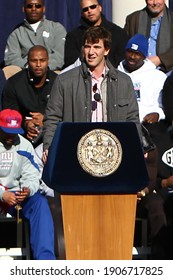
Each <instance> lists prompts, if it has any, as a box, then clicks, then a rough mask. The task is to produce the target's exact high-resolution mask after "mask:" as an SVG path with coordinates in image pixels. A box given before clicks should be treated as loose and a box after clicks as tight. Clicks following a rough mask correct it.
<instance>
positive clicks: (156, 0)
mask: <svg viewBox="0 0 173 280" xmlns="http://www.w3.org/2000/svg"><path fill="white" fill-rule="evenodd" d="M146 4H147V8H148V10H149V11H150V12H151V14H152V15H153V16H155V17H157V16H161V15H162V14H163V10H164V7H165V0H146Z"/></svg>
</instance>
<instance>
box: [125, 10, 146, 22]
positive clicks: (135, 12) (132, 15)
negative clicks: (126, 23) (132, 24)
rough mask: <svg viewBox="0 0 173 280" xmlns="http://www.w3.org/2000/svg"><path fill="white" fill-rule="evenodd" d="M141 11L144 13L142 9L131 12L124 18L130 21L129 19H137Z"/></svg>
mask: <svg viewBox="0 0 173 280" xmlns="http://www.w3.org/2000/svg"><path fill="white" fill-rule="evenodd" d="M142 11H144V9H142V10H137V11H134V12H132V13H131V14H129V15H127V17H126V18H127V19H129V20H130V19H133V18H136V17H139V14H140V13H141V12H142Z"/></svg>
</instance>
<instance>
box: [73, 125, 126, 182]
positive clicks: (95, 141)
mask: <svg viewBox="0 0 173 280" xmlns="http://www.w3.org/2000/svg"><path fill="white" fill-rule="evenodd" d="M77 157H78V161H79V163H80V165H81V167H82V168H83V169H84V170H85V171H86V172H88V173H89V174H91V175H92V176H95V177H105V176H108V175H110V174H112V173H113V172H115V171H116V170H117V169H118V167H119V165H120V163H121V160H122V147H121V143H120V141H119V140H118V138H117V137H116V136H115V135H114V134H113V133H111V132H110V131H108V130H104V129H94V130H91V131H90V132H88V133H86V134H85V135H84V136H82V138H81V139H80V141H79V143H78V147H77Z"/></svg>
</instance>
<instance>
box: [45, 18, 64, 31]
mask: <svg viewBox="0 0 173 280" xmlns="http://www.w3.org/2000/svg"><path fill="white" fill-rule="evenodd" d="M42 24H43V25H44V26H45V27H49V28H53V29H56V28H58V29H59V28H62V29H65V27H64V26H63V25H62V24H61V23H60V22H59V21H53V20H49V19H44V20H43V21H42Z"/></svg>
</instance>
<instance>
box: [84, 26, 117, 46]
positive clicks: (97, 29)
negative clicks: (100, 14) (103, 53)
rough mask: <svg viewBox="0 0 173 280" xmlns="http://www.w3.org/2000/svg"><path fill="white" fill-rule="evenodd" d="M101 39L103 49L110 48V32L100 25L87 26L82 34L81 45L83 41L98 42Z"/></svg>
mask: <svg viewBox="0 0 173 280" xmlns="http://www.w3.org/2000/svg"><path fill="white" fill-rule="evenodd" d="M100 39H101V40H103V44H104V47H105V49H110V48H111V44H112V34H111V33H110V32H109V31H108V30H107V29H106V28H104V27H102V26H91V27H89V28H88V29H87V30H86V31H85V33H84V36H83V46H84V45H85V42H89V43H92V44H94V43H98V42H99V40H100Z"/></svg>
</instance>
